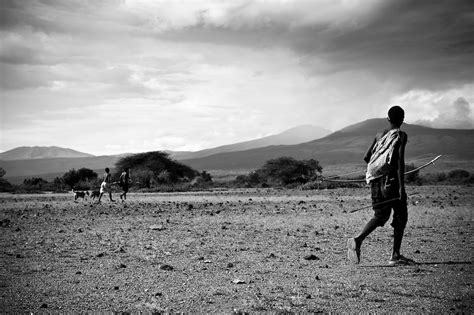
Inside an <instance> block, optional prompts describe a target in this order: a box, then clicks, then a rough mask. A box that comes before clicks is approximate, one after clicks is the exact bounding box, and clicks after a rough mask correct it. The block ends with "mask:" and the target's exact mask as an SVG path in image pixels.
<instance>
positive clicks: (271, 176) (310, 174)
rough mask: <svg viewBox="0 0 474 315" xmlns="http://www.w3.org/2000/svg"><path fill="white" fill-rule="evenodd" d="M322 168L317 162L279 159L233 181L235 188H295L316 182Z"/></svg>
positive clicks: (270, 161)
mask: <svg viewBox="0 0 474 315" xmlns="http://www.w3.org/2000/svg"><path fill="white" fill-rule="evenodd" d="M322 170H323V168H322V167H321V165H319V162H318V161H316V160H314V159H310V160H296V159H294V158H292V157H286V156H284V157H279V158H276V159H271V160H268V161H267V162H266V163H265V164H264V165H263V166H262V167H261V168H260V169H258V170H256V171H253V172H250V173H249V174H248V175H239V176H237V178H236V179H235V180H234V185H235V186H237V187H287V188H295V187H297V186H300V185H302V184H305V183H308V182H311V181H314V180H316V179H317V178H318V177H319V176H320V175H321V172H322Z"/></svg>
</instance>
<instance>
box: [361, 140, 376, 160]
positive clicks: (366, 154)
mask: <svg viewBox="0 0 474 315" xmlns="http://www.w3.org/2000/svg"><path fill="white" fill-rule="evenodd" d="M376 142H377V138H374V141H372V144H371V145H370V147H369V149H368V150H367V152H366V153H365V155H364V161H365V163H369V162H370V157H371V156H372V149H373V148H374V145H375V143H376Z"/></svg>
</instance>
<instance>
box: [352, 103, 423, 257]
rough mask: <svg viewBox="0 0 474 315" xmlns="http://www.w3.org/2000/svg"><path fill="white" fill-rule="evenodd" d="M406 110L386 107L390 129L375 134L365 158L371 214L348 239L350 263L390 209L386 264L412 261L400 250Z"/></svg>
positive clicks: (404, 202)
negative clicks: (390, 249)
mask: <svg viewBox="0 0 474 315" xmlns="http://www.w3.org/2000/svg"><path fill="white" fill-rule="evenodd" d="M404 118H405V112H404V111H403V109H402V108H401V107H399V106H393V107H391V108H390V109H389V111H388V122H389V126H390V129H388V130H385V131H383V132H382V133H379V134H377V135H376V137H375V139H374V141H373V143H372V145H371V146H370V147H369V149H368V151H367V153H366V155H365V157H364V161H365V162H367V163H368V164H367V173H366V180H367V183H370V185H371V195H372V207H373V209H374V216H373V217H372V218H371V219H370V220H369V222H367V224H366V225H365V227H364V228H363V229H362V231H361V232H360V234H359V235H358V236H357V237H355V238H350V239H348V241H347V257H348V259H349V260H350V261H351V262H353V263H359V262H360V250H361V246H362V243H363V241H364V240H365V238H366V237H367V236H368V235H369V234H370V233H372V232H373V231H374V230H375V229H376V228H377V227H379V226H384V225H385V223H386V222H387V221H388V219H389V218H390V213H391V210H392V209H393V219H392V224H391V225H392V227H393V231H394V233H393V234H394V239H393V252H392V256H391V257H390V260H389V262H388V263H389V265H407V264H412V263H414V262H413V260H411V259H408V258H406V257H404V256H403V255H401V254H400V247H401V244H402V239H403V233H404V231H405V226H406V224H407V221H408V210H407V195H406V192H405V182H404V180H405V179H404V172H405V146H406V143H407V139H408V136H407V134H406V133H405V132H403V131H401V130H400V126H401V125H402V124H403V120H404Z"/></svg>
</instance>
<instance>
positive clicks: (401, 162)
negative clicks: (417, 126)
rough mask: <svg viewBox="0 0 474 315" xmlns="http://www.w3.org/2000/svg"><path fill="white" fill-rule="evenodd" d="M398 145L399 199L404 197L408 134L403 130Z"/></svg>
mask: <svg viewBox="0 0 474 315" xmlns="http://www.w3.org/2000/svg"><path fill="white" fill-rule="evenodd" d="M400 138H401V139H400V140H401V141H400V146H399V147H398V183H399V186H400V188H399V191H398V196H399V197H400V200H402V199H404V198H406V192H405V175H404V174H405V146H406V144H407V139H408V136H407V134H406V133H404V132H400Z"/></svg>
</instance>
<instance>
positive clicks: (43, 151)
mask: <svg viewBox="0 0 474 315" xmlns="http://www.w3.org/2000/svg"><path fill="white" fill-rule="evenodd" d="M93 156H94V155H92V154H89V153H84V152H79V151H76V150H73V149H69V148H62V147H57V146H21V147H17V148H14V149H11V150H8V151H5V152H2V153H0V160H3V161H13V160H34V159H47V158H79V157H93Z"/></svg>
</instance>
